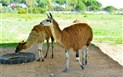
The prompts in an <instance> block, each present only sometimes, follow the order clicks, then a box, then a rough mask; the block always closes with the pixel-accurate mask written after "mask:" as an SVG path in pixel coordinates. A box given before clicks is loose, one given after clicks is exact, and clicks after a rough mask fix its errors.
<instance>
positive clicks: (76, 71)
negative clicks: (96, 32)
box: [0, 44, 123, 77]
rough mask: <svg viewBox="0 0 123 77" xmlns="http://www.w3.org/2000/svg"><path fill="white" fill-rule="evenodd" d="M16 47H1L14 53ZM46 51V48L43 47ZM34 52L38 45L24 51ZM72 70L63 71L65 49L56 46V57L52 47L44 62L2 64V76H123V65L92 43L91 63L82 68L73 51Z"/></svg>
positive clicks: (0, 73) (7, 51)
mask: <svg viewBox="0 0 123 77" xmlns="http://www.w3.org/2000/svg"><path fill="white" fill-rule="evenodd" d="M14 50H15V49H14V48H5V49H1V50H0V52H1V53H2V54H4V53H13V52H14ZM43 50H44V51H45V50H46V48H44V49H43ZM29 51H30V52H33V53H35V54H37V53H36V51H37V47H36V46H33V47H32V48H29V49H27V50H24V51H22V52H29ZM70 54H71V56H70V57H71V60H70V71H69V72H67V73H64V72H62V71H63V68H64V64H65V52H64V49H63V48H61V47H58V46H55V47H54V58H53V59H52V58H51V48H50V51H49V54H48V57H47V58H45V61H44V62H37V61H33V62H30V63H25V64H15V65H2V64H1V65H0V77H123V66H121V65H119V64H118V62H116V61H114V60H113V59H111V58H110V57H109V56H107V55H106V54H103V53H102V51H101V50H100V48H99V47H97V46H95V45H93V44H92V45H91V46H90V48H89V59H88V61H89V63H88V65H86V66H85V69H84V70H81V68H80V65H79V63H78V62H77V61H76V60H75V52H73V51H71V52H70Z"/></svg>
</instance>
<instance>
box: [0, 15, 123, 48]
mask: <svg viewBox="0 0 123 77" xmlns="http://www.w3.org/2000/svg"><path fill="white" fill-rule="evenodd" d="M0 15H1V17H0V19H1V20H0V21H1V25H2V26H1V28H0V47H11V46H12V47H15V46H16V45H17V43H18V42H20V41H22V40H26V39H27V37H28V35H29V33H30V31H31V29H32V28H33V26H34V25H36V24H38V23H40V21H41V20H42V19H45V18H46V15H45V14H8V13H7V14H6V13H5V14H0ZM53 16H54V18H56V19H60V20H70V22H72V21H71V20H74V19H83V20H86V21H89V25H90V26H91V27H92V29H93V32H94V39H93V41H98V42H111V43H114V44H122V43H123V38H122V36H123V33H122V30H123V27H122V24H123V16H122V15H86V17H84V16H85V15H83V14H53Z"/></svg>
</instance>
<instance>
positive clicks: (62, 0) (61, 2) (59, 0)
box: [55, 0, 66, 4]
mask: <svg viewBox="0 0 123 77" xmlns="http://www.w3.org/2000/svg"><path fill="white" fill-rule="evenodd" d="M55 2H56V3H58V4H64V3H66V0H56V1H55Z"/></svg>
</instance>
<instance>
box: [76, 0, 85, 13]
mask: <svg viewBox="0 0 123 77" xmlns="http://www.w3.org/2000/svg"><path fill="white" fill-rule="evenodd" d="M75 9H76V10H77V11H84V10H86V6H85V4H84V3H83V2H82V1H81V0H78V4H77V5H76V7H75Z"/></svg>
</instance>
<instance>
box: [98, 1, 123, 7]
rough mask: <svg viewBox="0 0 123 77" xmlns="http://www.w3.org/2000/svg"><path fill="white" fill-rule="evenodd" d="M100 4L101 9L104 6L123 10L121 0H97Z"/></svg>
mask: <svg viewBox="0 0 123 77" xmlns="http://www.w3.org/2000/svg"><path fill="white" fill-rule="evenodd" d="M97 1H99V2H100V3H102V5H103V6H102V7H106V6H109V5H111V6H114V7H116V8H123V0H97Z"/></svg>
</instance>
